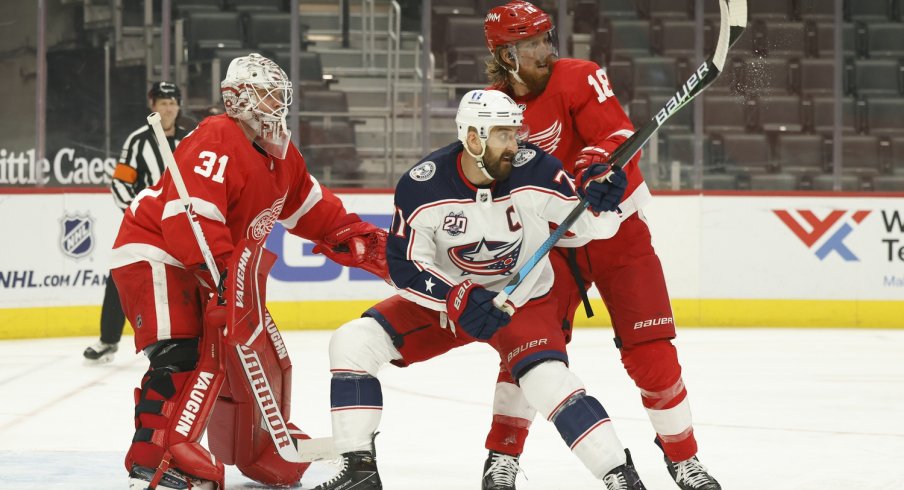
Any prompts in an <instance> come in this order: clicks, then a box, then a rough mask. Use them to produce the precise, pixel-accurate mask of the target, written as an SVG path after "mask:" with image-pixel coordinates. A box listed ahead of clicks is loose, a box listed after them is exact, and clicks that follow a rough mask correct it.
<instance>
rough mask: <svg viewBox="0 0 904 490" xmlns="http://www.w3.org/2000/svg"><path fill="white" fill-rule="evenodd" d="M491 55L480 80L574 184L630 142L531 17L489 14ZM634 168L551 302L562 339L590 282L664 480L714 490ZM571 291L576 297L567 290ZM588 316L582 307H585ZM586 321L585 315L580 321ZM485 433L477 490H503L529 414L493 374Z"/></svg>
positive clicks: (586, 74)
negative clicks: (608, 224)
mask: <svg viewBox="0 0 904 490" xmlns="http://www.w3.org/2000/svg"><path fill="white" fill-rule="evenodd" d="M484 28H485V33H486V42H487V47H488V48H489V50H490V53H491V54H492V57H491V58H488V61H487V73H488V75H489V77H490V80H491V82H492V84H493V85H492V87H493V88H495V89H498V90H502V91H503V92H506V93H507V94H509V95H510V96H512V98H513V99H514V100H515V102H517V103H518V104H519V105H520V106H522V107H523V108H524V122H525V124H526V125H527V126H529V127H530V132H531V136H530V138H529V140H530V142H531V143H534V144H536V145H537V146H540V147H541V148H543V149H544V150H546V151H547V152H549V153H551V154H553V155H555V156H556V157H558V158H559V159H560V160H561V161H562V164H563V165H564V166H565V169H566V170H569V171H571V172H572V173H573V174H574V175H575V177H576V180H577V182H578V184H579V186H581V187H583V186H586V182H583V180H584V179H583V178H582V177H583V175H584V174H585V172H586V173H587V175H591V174H594V175H598V172H590V171H589V170H590V169H594V170H596V169H598V167H596V166H597V165H603V166H606V165H607V164H608V160H609V156H610V154H611V153H612V152H613V151H614V150H615V149H616V148H617V147H618V146H619V145H620V144H621V143H623V142H624V141H625V140H626V139H627V138H628V137H630V136H631V135H632V134H633V130H634V128H633V126H632V125H631V122H630V121H629V119H628V118H627V116H626V115H625V113H624V111H623V110H622V107H621V105H620V104H619V102H618V100H616V98H615V95H614V93H613V91H612V86H611V84H610V82H609V80H608V78H607V76H606V72H605V71H604V70H603V69H602V68H600V67H599V66H598V65H597V64H596V63H593V62H591V61H585V60H578V59H568V58H565V59H558V56H557V52H556V48H555V46H556V40H555V37H554V29H553V25H552V22H551V21H550V18H549V16H548V15H547V14H546V13H544V12H543V11H542V10H541V9H539V8H537V7H536V6H534V5H532V4H530V3H528V2H524V1H513V2H509V3H507V4H505V5H503V6H500V7H496V8H493V9H492V10H490V11H489V13H488V14H487V16H486V19H485V21H484ZM639 158H640V156H639V155H638V156H636V157H635V158H634V159H633V160H632V161H631V162H630V163H628V164H627V165H626V166H625V169H624V170H625V173H626V174H627V177H628V185H627V189H626V191H625V194H624V198H623V200H622V202H621V204H620V209H621V218H622V220H623V221H622V223H621V226H620V227H619V230H618V233H617V234H616V235H615V236H614V237H612V238H611V239H608V240H595V241H592V242H590V243H589V244H587V245H585V246H584V247H583V248H581V249H577V250H576V251H575V252H571V251H569V250H568V249H558V248H557V249H555V250H554V251H553V253H552V254H551V259H552V261H553V265H554V268H555V271H556V277H555V286H554V287H553V291H556V292H557V293H559V306H560V313H561V318H563V329H564V332H565V335H566V336H567V337H570V335H571V325H572V321H573V318H574V313H575V310H576V309H577V307H578V305H579V303H580V302H581V299H582V298H583V299H584V300H585V302H586V292H585V291H586V289H587V288H589V287H590V285H591V282H592V283H594V284H596V287H597V289H598V291H599V293H600V295H601V296H602V298H603V300H604V302H605V304H606V308H607V309H608V310H609V315H610V317H611V318H612V323H613V327H614V330H615V344H616V346H617V347H618V349H619V351H620V353H621V359H622V364H623V365H624V367H625V369H626V370H627V372H628V375H629V376H631V378H632V379H633V380H634V383H635V384H636V385H637V387H638V388H639V389H640V392H641V400H642V402H643V405H644V407H645V408H646V410H647V413H648V415H649V418H650V422H651V423H652V425H653V428H654V430H655V431H656V443H657V444H659V445H660V447H662V449H663V451H664V453H665V460H666V464H667V467H668V470H669V472H670V474H671V475H672V477H673V478H674V479H675V481H676V483H677V484H678V486H679V487H681V488H682V489H686V490H687V489H705V490H715V489H719V488H720V486H719V484H718V482H716V480H715V479H714V478H713V477H712V476H711V475H709V473H708V472H707V470H706V469H705V468H704V467H703V466H702V465H701V464H700V463H699V461H698V460H697V457H696V454H697V441H696V439H695V437H694V433H693V426H692V423H691V412H690V406H689V403H688V399H687V391H686V390H685V386H684V382H683V381H682V378H681V366H680V364H679V363H678V356H677V353H676V350H675V347H674V345H673V344H672V342H671V339H673V338H674V337H675V323H674V320H673V316H672V309H671V305H670V302H669V296H668V292H667V290H666V284H665V278H664V276H663V272H662V265H661V264H660V261H659V258H658V257H657V256H656V253H655V251H654V250H653V246H652V244H651V238H650V231H649V229H648V227H647V224H646V221H645V219H644V215H643V211H642V209H643V207H644V205H646V204H647V203H648V202H649V201H650V200H651V198H652V196H651V194H650V190H649V188H648V187H647V185H646V183H645V182H644V179H643V175H642V174H641V171H640V168H639V167H638V159H639ZM578 284H580V286H579V285H578ZM586 305H587V308H588V310H589V303H586ZM588 313H589V311H588ZM493 412H494V414H493V424H492V428H491V430H490V433H489V435H488V437H487V449H489V450H490V455H489V457H488V458H487V462H486V465H485V474H484V483H483V488H484V489H485V490H491V489H492V490H499V489H514V488H515V475H516V474H517V471H518V470H517V469H518V466H517V458H518V455H520V454H521V452H522V450H523V447H524V440H525V439H526V437H527V433H528V430H529V427H530V421H531V420H532V419H533V416H534V414H535V410H534V409H533V408H532V407H530V406H529V405H528V404H527V403H526V402H525V400H524V398H523V396H522V395H521V394H520V390H519V389H518V388H517V386H515V384H514V383H513V382H512V380H511V378H510V377H509V376H508V375H507V374H505V373H504V371H502V372H501V373H500V377H499V380H498V383H497V388H496V399H495V402H494V409H493Z"/></svg>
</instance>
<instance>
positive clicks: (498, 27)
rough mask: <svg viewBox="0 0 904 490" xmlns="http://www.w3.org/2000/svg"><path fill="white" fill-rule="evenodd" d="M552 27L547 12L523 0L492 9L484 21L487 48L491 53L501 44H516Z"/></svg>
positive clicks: (516, 0)
mask: <svg viewBox="0 0 904 490" xmlns="http://www.w3.org/2000/svg"><path fill="white" fill-rule="evenodd" d="M552 28H553V25H552V20H550V18H549V15H547V14H546V12H544V11H543V10H541V9H540V8H539V7H537V6H535V5H533V4H531V3H529V2H524V1H522V0H515V1H513V2H509V3H507V4H505V5H502V6H500V7H495V8H493V9H491V10H490V11H489V12H488V13H487V16H486V19H484V21H483V31H484V33H485V35H486V38H487V48H489V49H490V52H491V53H492V52H495V51H496V48H497V47H499V46H504V45H506V44H514V43H516V42H518V41H520V40H522V39H526V38H529V37H532V36H536V35H537V34H543V33H544V32H549V31H551V30H552Z"/></svg>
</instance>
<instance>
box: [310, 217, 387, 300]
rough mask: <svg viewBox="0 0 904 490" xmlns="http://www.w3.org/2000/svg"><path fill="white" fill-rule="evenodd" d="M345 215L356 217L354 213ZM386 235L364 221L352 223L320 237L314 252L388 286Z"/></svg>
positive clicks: (383, 231) (384, 231)
mask: <svg viewBox="0 0 904 490" xmlns="http://www.w3.org/2000/svg"><path fill="white" fill-rule="evenodd" d="M349 216H352V217H354V218H356V219H357V218H358V216H357V215H354V214H351V215H349ZM386 236H387V233H386V230H383V229H381V228H377V227H376V226H374V225H372V224H370V223H367V222H366V221H355V222H353V223H349V224H345V225H343V226H340V227H339V228H337V229H335V230H333V231H331V232H329V233H327V234H326V235H324V237H323V240H322V241H317V242H315V243H316V244H317V246H315V247H314V253H319V254H323V255H326V256H327V257H328V258H329V259H330V260H332V261H333V262H336V263H337V264H340V265H344V266H346V267H358V268H360V269H364V270H366V271H367V272H370V273H371V274H373V275H375V276H377V277H379V278H380V279H383V280H384V281H386V282H387V283H389V282H390V279H389V267H388V266H387V264H386Z"/></svg>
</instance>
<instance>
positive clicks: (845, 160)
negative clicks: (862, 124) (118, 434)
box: [826, 134, 882, 176]
mask: <svg viewBox="0 0 904 490" xmlns="http://www.w3.org/2000/svg"><path fill="white" fill-rule="evenodd" d="M826 144H831V141H827V143H826ZM881 170H882V161H881V159H880V158H879V138H878V137H876V136H871V135H866V134H856V135H847V136H844V137H843V138H842V140H841V171H842V172H843V173H845V174H854V175H869V176H872V175H876V174H878V173H880V172H881Z"/></svg>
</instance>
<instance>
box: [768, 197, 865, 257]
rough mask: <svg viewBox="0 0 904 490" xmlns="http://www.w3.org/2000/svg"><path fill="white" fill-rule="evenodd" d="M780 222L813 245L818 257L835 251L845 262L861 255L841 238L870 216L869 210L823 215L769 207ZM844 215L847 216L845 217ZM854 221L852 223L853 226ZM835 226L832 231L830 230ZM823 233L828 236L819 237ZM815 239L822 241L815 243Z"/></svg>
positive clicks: (807, 243)
mask: <svg viewBox="0 0 904 490" xmlns="http://www.w3.org/2000/svg"><path fill="white" fill-rule="evenodd" d="M772 212H773V213H775V215H776V216H778V218H779V219H780V220H782V223H784V224H785V226H787V227H788V228H790V229H791V231H792V232H794V234H795V235H797V238H800V241H802V242H804V245H806V246H807V248H810V249H813V248H815V249H816V251H815V253H816V256H817V257H819V260H823V259H825V258H826V257H827V256H828V255H829V254H830V253H832V252H833V251H834V252H837V253H838V255H840V256H841V258H842V259H844V260H845V261H847V262H857V261H859V260H860V259H858V258H857V256H856V255H854V252H851V249H849V248H848V247H847V245H845V244H844V239H845V238H846V237H847V236H848V235H849V234H850V233H851V231H853V230H854V226H856V225H859V224H860V223H861V222H863V220H864V219H866V217H867V216H869V213H870V212H871V211H843V210H835V211H832V212H831V213H829V214H828V216H826V217H825V218H818V217H817V216H816V214H814V213H813V211H808V210H801V209H798V210H792V211H785V210H783V209H774V210H772ZM845 217H847V219H844V218H845ZM852 223H853V226H852ZM831 230H834V231H831ZM823 237H827V238H826V239H825V240H822V238H823ZM817 242H821V244H820V245H817Z"/></svg>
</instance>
